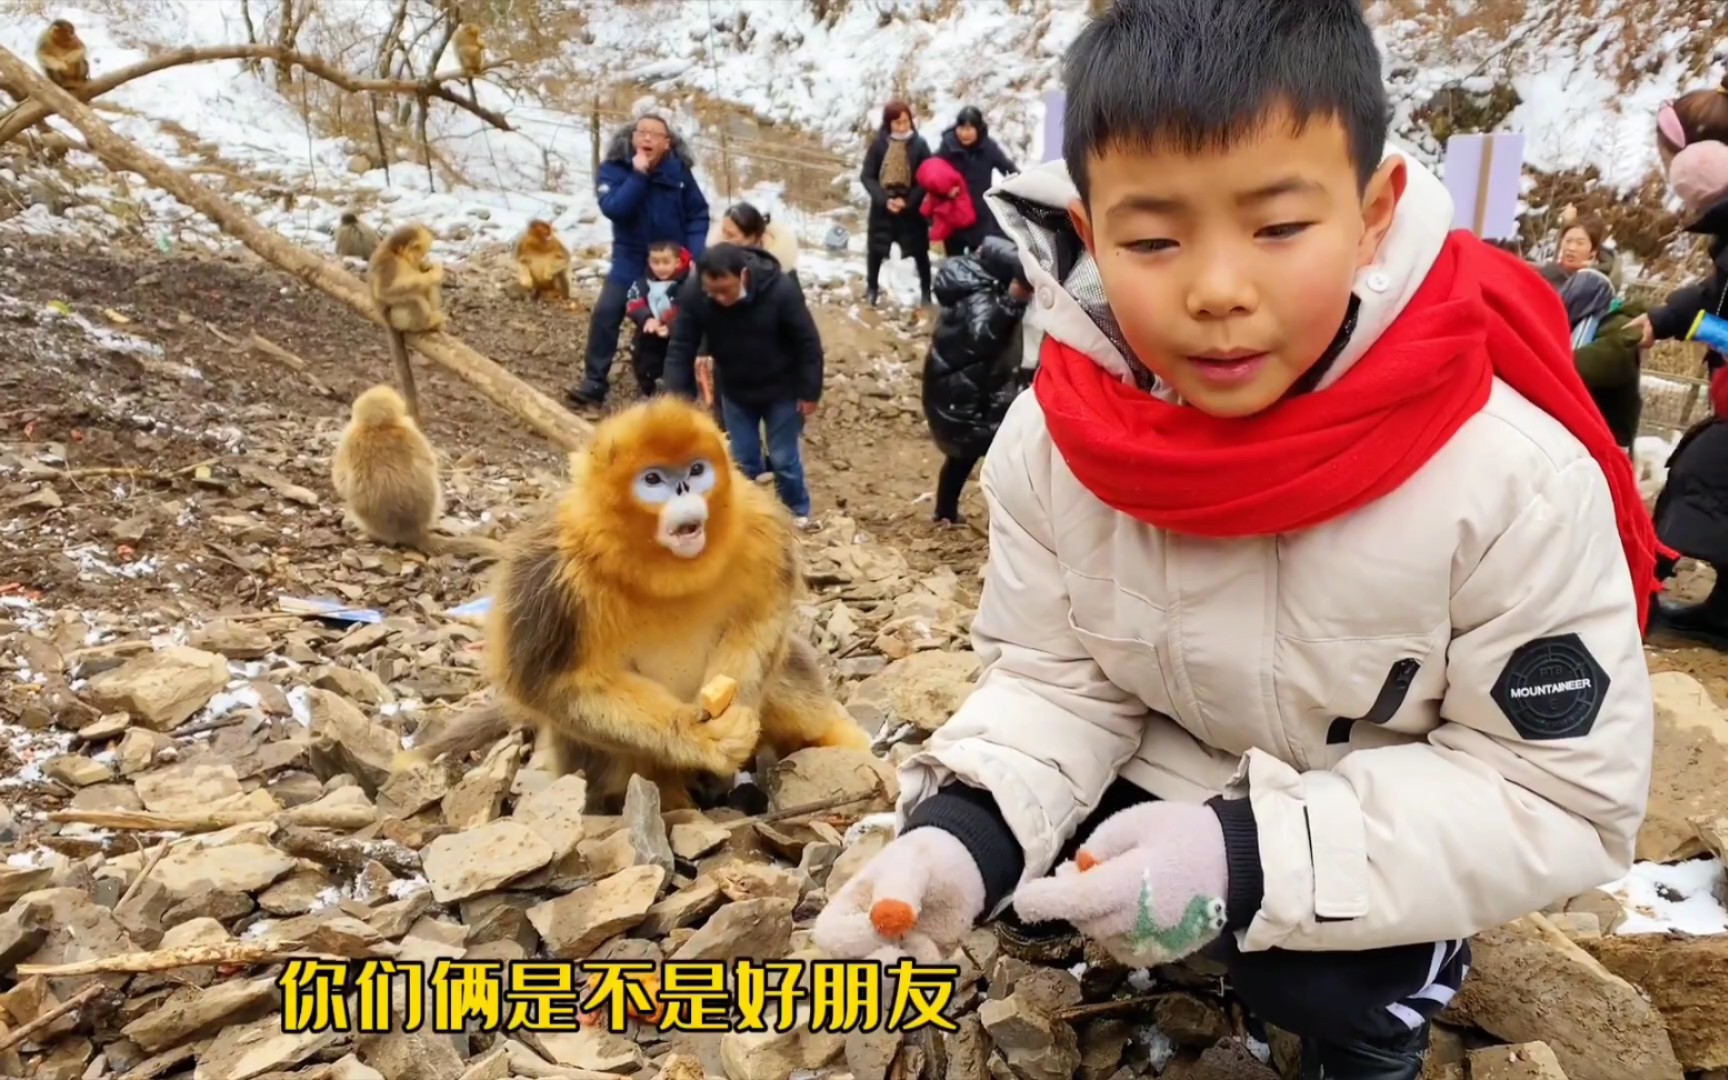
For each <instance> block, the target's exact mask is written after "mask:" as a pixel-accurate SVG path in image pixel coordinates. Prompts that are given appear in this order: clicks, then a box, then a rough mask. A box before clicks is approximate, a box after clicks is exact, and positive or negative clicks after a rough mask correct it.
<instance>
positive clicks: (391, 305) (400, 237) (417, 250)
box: [367, 225, 444, 333]
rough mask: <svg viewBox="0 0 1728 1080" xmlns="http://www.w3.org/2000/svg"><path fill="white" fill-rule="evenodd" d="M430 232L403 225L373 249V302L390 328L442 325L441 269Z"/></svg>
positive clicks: (427, 329)
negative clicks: (434, 253) (433, 258)
mask: <svg viewBox="0 0 1728 1080" xmlns="http://www.w3.org/2000/svg"><path fill="white" fill-rule="evenodd" d="M431 256H432V232H431V230H429V229H427V228H426V227H425V226H424V225H404V226H402V227H401V228H399V229H397V230H396V231H395V232H393V233H391V234H390V238H389V239H388V240H386V241H384V242H383V243H382V244H379V245H378V248H377V250H376V251H374V252H372V263H371V271H370V273H369V274H368V275H367V276H368V280H369V282H370V284H371V286H372V301H373V302H374V303H375V304H377V305H378V313H379V314H380V315H382V316H384V319H385V321H386V322H388V323H389V324H390V328H391V329H393V330H397V331H402V332H406V333H422V332H430V331H434V330H442V329H443V328H444V294H443V292H442V290H441V289H440V288H439V286H441V285H442V284H443V283H444V268H443V267H442V266H439V265H438V264H437V263H435V262H433V261H432V258H431Z"/></svg>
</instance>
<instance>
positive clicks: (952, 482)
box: [936, 457, 978, 522]
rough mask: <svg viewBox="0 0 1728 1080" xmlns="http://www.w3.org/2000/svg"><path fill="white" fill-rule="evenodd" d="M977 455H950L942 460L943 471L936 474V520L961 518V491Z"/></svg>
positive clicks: (976, 462) (976, 461)
mask: <svg viewBox="0 0 1728 1080" xmlns="http://www.w3.org/2000/svg"><path fill="white" fill-rule="evenodd" d="M976 464H978V459H977V458H976V457H950V458H944V459H943V460H942V471H941V472H939V473H937V474H936V520H937V521H951V522H957V521H959V520H960V492H961V491H962V490H964V489H965V487H966V479H967V477H969V476H971V475H972V466H974V465H976Z"/></svg>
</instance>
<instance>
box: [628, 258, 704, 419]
mask: <svg viewBox="0 0 1728 1080" xmlns="http://www.w3.org/2000/svg"><path fill="white" fill-rule="evenodd" d="M689 276H690V252H689V251H687V250H685V248H684V247H683V245H681V244H675V243H673V242H672V241H670V240H659V241H656V242H655V243H654V244H652V245H650V246H649V248H648V273H647V274H646V275H644V276H642V277H639V278H637V279H636V281H635V282H633V283H632V284H631V286H630V294H629V298H628V299H627V300H626V301H625V305H624V314H625V315H627V316H629V318H630V321H631V322H632V323H635V324H636V340H635V341H634V342H633V343H632V346H631V354H630V366H631V368H632V369H634V370H635V372H636V385H637V387H639V388H640V389H641V391H642V394H643V396H647V395H649V394H652V393H654V392H655V391H656V390H658V389H659V387H660V377H661V376H662V375H663V374H665V371H666V346H667V345H668V344H669V343H670V342H671V340H672V320H673V319H675V318H677V317H678V292H679V290H680V289H681V288H683V285H684V282H685V280H686V279H688V278H689Z"/></svg>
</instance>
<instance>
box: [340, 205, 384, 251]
mask: <svg viewBox="0 0 1728 1080" xmlns="http://www.w3.org/2000/svg"><path fill="white" fill-rule="evenodd" d="M377 250H378V233H377V232H376V231H375V230H374V229H372V227H371V226H369V225H367V224H366V223H365V222H363V221H361V220H360V217H359V215H358V214H355V213H354V212H353V211H352V210H350V211H347V212H345V213H344V214H343V215H342V224H340V225H338V226H337V227H336V254H338V255H340V256H342V257H343V258H345V259H370V258H372V253H373V252H374V251H377Z"/></svg>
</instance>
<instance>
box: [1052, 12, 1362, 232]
mask: <svg viewBox="0 0 1728 1080" xmlns="http://www.w3.org/2000/svg"><path fill="white" fill-rule="evenodd" d="M1062 81H1063V83H1064V84H1065V85H1066V87H1067V92H1068V101H1067V108H1066V110H1065V112H1064V115H1063V136H1062V156H1063V158H1064V159H1065V160H1066V161H1067V164H1068V175H1069V176H1070V177H1071V178H1072V179H1073V181H1074V186H1075V187H1076V188H1077V189H1078V190H1079V192H1080V198H1081V199H1082V200H1085V199H1087V198H1088V183H1087V166H1088V164H1089V162H1090V159H1091V157H1092V156H1093V155H1096V154H1102V153H1103V152H1104V151H1106V150H1108V149H1110V148H1112V147H1120V146H1154V145H1158V144H1163V143H1166V142H1169V143H1172V144H1174V145H1176V146H1178V147H1180V148H1181V149H1183V150H1184V151H1187V152H1195V151H1199V150H1201V149H1204V148H1208V147H1217V148H1222V147H1227V146H1229V145H1230V144H1231V143H1232V142H1234V141H1235V140H1237V139H1239V138H1241V137H1243V136H1244V135H1248V134H1250V133H1252V132H1254V131H1255V130H1256V129H1257V128H1258V127H1259V126H1260V125H1261V124H1262V123H1263V122H1265V120H1266V119H1267V116H1268V114H1269V113H1271V112H1272V111H1273V110H1275V109H1278V108H1285V109H1288V110H1289V111H1290V114H1291V118H1292V119H1293V120H1294V121H1295V123H1296V124H1297V125H1298V127H1301V126H1303V125H1306V124H1307V123H1308V122H1309V121H1311V120H1313V119H1314V118H1315V117H1321V118H1327V117H1333V118H1336V119H1337V120H1338V122H1339V123H1340V124H1342V125H1343V127H1344V131H1345V134H1346V136H1347V137H1348V139H1349V145H1350V156H1351V158H1352V159H1353V160H1354V161H1355V163H1356V172H1357V175H1358V177H1359V180H1360V183H1361V185H1362V186H1363V187H1364V188H1365V187H1366V186H1367V184H1368V180H1369V179H1370V178H1371V177H1372V176H1373V175H1374V171H1375V170H1376V169H1378V168H1379V167H1380V162H1381V160H1382V158H1383V156H1384V154H1385V145H1386V133H1387V128H1388V126H1389V124H1390V106H1389V105H1388V103H1387V100H1386V86H1385V84H1384V82H1382V80H1381V73H1380V51H1379V48H1378V47H1377V46H1376V45H1375V44H1374V35H1373V32H1372V31H1371V30H1370V29H1369V28H1368V23H1367V21H1366V20H1365V19H1364V18H1363V17H1362V7H1361V0H1115V2H1114V3H1112V4H1111V5H1110V7H1109V8H1108V9H1107V10H1106V11H1105V13H1104V14H1103V15H1101V16H1099V17H1098V18H1096V19H1094V20H1092V22H1091V23H1090V24H1089V25H1088V26H1087V27H1086V29H1085V30H1084V31H1082V32H1081V34H1080V36H1079V38H1077V39H1076V40H1075V42H1074V44H1073V45H1072V46H1070V47H1069V49H1068V55H1067V58H1066V60H1065V62H1064V70H1063V73H1062Z"/></svg>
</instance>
